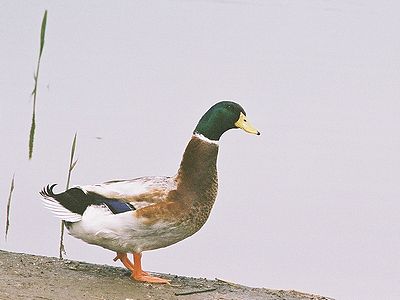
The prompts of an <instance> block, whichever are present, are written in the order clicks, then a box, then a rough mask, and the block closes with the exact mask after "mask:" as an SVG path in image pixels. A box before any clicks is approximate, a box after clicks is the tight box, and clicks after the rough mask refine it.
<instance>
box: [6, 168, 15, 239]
mask: <svg viewBox="0 0 400 300" xmlns="http://www.w3.org/2000/svg"><path fill="white" fill-rule="evenodd" d="M14 178H15V173H14V174H13V177H12V180H11V186H10V193H9V195H8V201H7V217H6V234H5V239H6V240H7V236H8V229H9V227H10V208H11V199H12V194H13V191H14Z"/></svg>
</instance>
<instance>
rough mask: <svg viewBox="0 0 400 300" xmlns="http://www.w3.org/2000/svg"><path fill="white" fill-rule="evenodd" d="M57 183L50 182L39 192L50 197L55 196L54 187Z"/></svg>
mask: <svg viewBox="0 0 400 300" xmlns="http://www.w3.org/2000/svg"><path fill="white" fill-rule="evenodd" d="M56 185H57V184H56V183H54V184H52V185H50V184H48V185H47V186H45V187H43V189H42V190H41V191H40V192H39V194H40V195H41V196H42V197H45V198H46V197H50V198H54V197H55V195H56V194H54V192H53V189H54V187H55V186H56Z"/></svg>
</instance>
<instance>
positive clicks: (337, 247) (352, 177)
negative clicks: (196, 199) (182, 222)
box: [0, 0, 400, 299]
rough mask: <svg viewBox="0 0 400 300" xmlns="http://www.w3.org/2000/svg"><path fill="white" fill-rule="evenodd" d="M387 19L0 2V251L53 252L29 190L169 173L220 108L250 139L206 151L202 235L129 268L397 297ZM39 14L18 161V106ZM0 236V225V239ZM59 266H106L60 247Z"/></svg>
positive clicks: (381, 8) (197, 5) (356, 4)
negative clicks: (208, 185)
mask: <svg viewBox="0 0 400 300" xmlns="http://www.w3.org/2000/svg"><path fill="white" fill-rule="evenodd" d="M399 8H400V5H399V4H398V2H395V1H384V2H377V1H358V0H355V1H318V0H316V1H158V2H155V1H154V2H148V1H146V2H144V1H143V2H128V1H126V2H119V3H118V4H115V3H114V4H109V3H108V2H98V1H87V2H83V3H82V2H72V3H68V4H65V3H61V2H54V1H41V2H40V3H22V2H21V3H18V2H4V3H2V4H0V37H1V39H0V41H1V47H0V49H1V54H2V55H1V58H0V62H1V66H2V67H1V69H2V72H0V90H1V100H0V101H1V106H0V107H1V108H0V122H1V123H0V134H1V137H2V143H1V145H2V155H1V158H0V165H1V168H0V179H1V180H0V211H2V212H3V213H2V215H3V217H2V218H1V220H2V221H1V223H2V224H3V222H4V216H5V207H6V200H7V197H8V191H9V185H10V181H11V177H12V174H13V173H14V172H15V191H14V197H13V205H12V211H11V227H10V232H9V238H8V241H7V242H5V241H4V239H0V247H1V248H2V249H7V250H12V251H21V252H28V253H35V254H41V255H52V256H57V255H58V234H59V222H58V220H56V219H55V218H54V217H53V216H52V215H51V214H50V213H49V212H48V211H46V210H45V209H44V208H43V207H42V205H41V203H40V201H39V199H40V197H39V194H38V192H39V190H40V189H41V188H42V186H44V185H45V184H48V183H53V182H54V183H59V184H60V186H59V189H60V190H61V189H62V188H64V186H65V182H66V176H67V167H68V162H69V151H70V146H71V142H72V138H73V135H74V133H75V132H76V131H77V132H78V144H77V155H78V159H79V160H78V164H77V166H76V168H75V170H74V173H73V175H72V184H92V183H98V182H102V181H106V180H111V179H123V178H134V177H138V176H143V175H173V174H174V173H175V172H176V170H177V168H178V165H179V162H180V158H181V155H182V153H183V150H184V148H185V146H186V143H187V141H188V140H189V138H190V135H191V132H192V130H193V128H194V126H195V125H196V123H197V121H198V119H199V118H200V116H201V115H202V114H203V113H204V112H205V110H206V109H208V107H209V106H211V105H212V104H213V103H214V102H216V101H217V100H220V99H234V100H236V101H238V102H240V103H241V104H242V105H243V106H244V107H245V109H246V111H247V114H248V117H249V119H250V120H251V121H252V122H253V123H254V125H256V126H257V127H258V129H259V130H260V131H261V132H262V135H261V136H260V137H256V136H250V135H246V134H244V133H243V132H239V131H234V132H228V133H227V134H226V135H225V136H224V137H223V139H222V141H221V147H220V156H219V174H220V190H219V195H218V199H217V202H216V204H215V207H214V209H213V212H212V214H211V216H210V219H209V221H208V223H207V224H206V225H205V226H204V228H203V229H202V230H201V231H200V232H199V233H197V234H196V235H194V236H193V237H191V238H189V239H187V240H185V241H183V242H181V243H178V244H176V245H174V246H171V247H169V248H165V249H160V250H157V251H152V252H148V253H144V257H143V264H144V267H145V268H146V269H148V270H153V271H158V272H167V273H176V274H182V275H190V276H201V277H208V278H215V277H218V278H223V279H226V280H230V281H234V282H238V283H243V284H247V285H251V286H260V287H269V288H277V289H297V290H301V291H306V292H315V293H320V294H323V295H326V296H331V297H335V298H337V299H396V298H399V297H400V282H399V278H400V276H399V274H400V262H399V259H398V254H399V253H400V235H399V232H400V225H399V222H398V217H399V213H400V202H399V197H400V187H399V184H398V178H399V176H400V159H399V151H400V136H399V134H398V133H399V129H400V124H399V113H400V104H399V96H400V92H399V91H400V90H399V83H400V82H399V80H400V74H399V70H400V54H399V53H400V40H399V37H398V33H399V32H398V28H400V19H399V18H398V13H397V12H398V10H399ZM45 9H48V13H49V16H48V29H47V36H46V45H45V50H44V53H43V57H42V65H41V73H40V83H39V94H38V103H37V130H36V141H35V149H34V154H33V159H32V160H31V161H28V159H27V156H28V133H29V126H30V118H31V109H32V108H31V100H30V92H31V90H32V88H33V73H34V69H35V66H36V60H37V54H38V46H39V32H40V22H41V18H42V15H43V13H44V10H45ZM0 234H2V235H3V234H4V227H3V225H2V228H1V230H0ZM66 249H67V252H68V255H67V258H69V259H76V260H84V261H88V262H97V263H107V264H112V265H117V264H114V263H113V262H112V258H113V253H111V252H110V251H108V250H104V249H101V248H99V247H95V246H89V245H86V244H84V243H83V242H81V241H78V240H75V239H72V238H70V237H67V238H66Z"/></svg>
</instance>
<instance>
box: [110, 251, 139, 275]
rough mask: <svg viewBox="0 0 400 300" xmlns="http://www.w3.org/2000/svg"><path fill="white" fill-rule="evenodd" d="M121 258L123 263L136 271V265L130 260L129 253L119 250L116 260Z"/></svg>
mask: <svg viewBox="0 0 400 300" xmlns="http://www.w3.org/2000/svg"><path fill="white" fill-rule="evenodd" d="M118 259H119V260H120V261H121V262H122V263H123V265H124V266H125V267H126V268H127V269H128V270H129V271H131V272H134V271H135V266H134V265H133V263H132V262H131V261H130V260H129V258H128V255H127V254H126V253H124V252H117V256H116V257H114V261H117V260H118Z"/></svg>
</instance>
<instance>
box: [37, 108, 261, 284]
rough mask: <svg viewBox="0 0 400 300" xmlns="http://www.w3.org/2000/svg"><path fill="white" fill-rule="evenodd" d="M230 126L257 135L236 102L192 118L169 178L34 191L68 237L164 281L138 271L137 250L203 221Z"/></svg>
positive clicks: (138, 275) (142, 277)
mask: <svg viewBox="0 0 400 300" xmlns="http://www.w3.org/2000/svg"><path fill="white" fill-rule="evenodd" d="M233 128H241V129H243V130H244V131H246V132H248V133H252V134H257V135H259V134H260V132H259V131H258V130H257V129H255V128H254V127H253V126H252V125H251V124H250V123H249V121H248V120H247V117H246V113H245V111H244V109H243V108H242V107H241V106H240V105H239V104H237V103H235V102H231V101H222V102H219V103H217V104H215V105H214V106H212V107H211V108H210V109H209V110H208V111H207V112H206V113H205V114H204V115H203V116H202V118H201V119H200V121H199V122H198V124H197V126H196V128H195V130H194V131H193V135H192V137H191V139H190V141H189V143H188V145H187V147H186V149H185V152H184V154H183V158H182V161H181V164H180V167H179V169H178V172H177V174H176V175H175V176H171V177H161V176H154V177H140V178H135V179H131V180H114V181H108V182H105V183H101V184H95V185H82V186H75V187H73V188H70V189H68V190H67V191H65V192H62V193H59V194H56V193H54V191H53V189H54V186H55V184H53V185H48V186H46V187H44V188H43V190H42V191H41V192H40V194H41V195H42V196H43V203H44V205H45V207H47V208H48V209H50V210H51V211H52V212H53V213H55V215H56V216H57V217H59V218H60V219H61V220H63V221H65V224H66V228H67V229H68V231H69V233H70V234H71V235H72V236H74V237H76V238H78V239H81V240H83V241H85V242H87V243H89V244H94V245H98V246H101V247H103V248H106V249H109V250H112V251H115V252H116V257H115V258H114V261H117V260H121V262H122V263H123V265H124V266H125V267H126V268H128V269H129V270H130V271H131V272H132V275H131V278H132V279H134V280H137V281H143V282H151V283H169V280H166V279H163V278H159V277H154V276H151V275H150V274H149V273H147V272H144V271H143V270H142V265H141V257H142V252H143V251H147V250H153V249H158V248H163V247H167V246H169V245H172V244H175V243H177V242H179V241H181V240H183V239H185V238H187V237H189V236H191V235H192V234H194V233H195V232H197V231H198V230H199V229H200V228H201V227H202V226H203V225H204V223H205V222H206V221H207V219H208V216H209V215H210V211H211V208H212V206H213V204H214V201H215V198H216V196H217V189H218V180H217V166H216V164H217V155H218V147H219V145H218V144H219V140H220V138H221V135H222V134H223V133H224V132H226V131H227V130H229V129H233ZM128 253H132V254H133V262H132V261H131V260H130V259H129V258H128V256H127V254H128Z"/></svg>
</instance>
